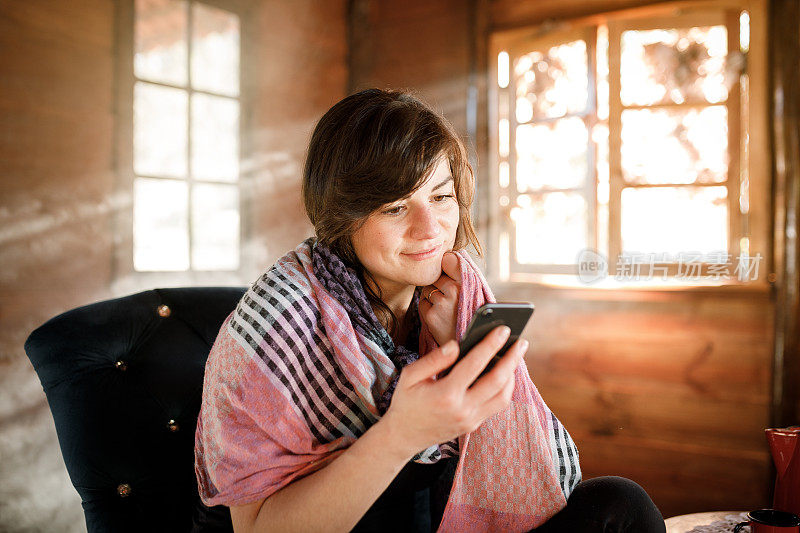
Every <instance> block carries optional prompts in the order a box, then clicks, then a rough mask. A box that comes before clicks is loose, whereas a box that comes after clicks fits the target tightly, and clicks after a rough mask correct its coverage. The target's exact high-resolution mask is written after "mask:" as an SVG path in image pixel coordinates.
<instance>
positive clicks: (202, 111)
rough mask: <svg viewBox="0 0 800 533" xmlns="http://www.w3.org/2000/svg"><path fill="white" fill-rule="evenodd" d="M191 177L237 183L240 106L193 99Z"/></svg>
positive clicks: (232, 102) (227, 101) (224, 100)
mask: <svg viewBox="0 0 800 533" xmlns="http://www.w3.org/2000/svg"><path fill="white" fill-rule="evenodd" d="M192 174H193V175H194V177H195V178H197V179H213V180H221V181H236V180H237V178H238V176H239V102H237V101H236V100H232V99H230V98H222V97H219V96H208V95H205V94H199V93H195V94H194V95H193V96H192Z"/></svg>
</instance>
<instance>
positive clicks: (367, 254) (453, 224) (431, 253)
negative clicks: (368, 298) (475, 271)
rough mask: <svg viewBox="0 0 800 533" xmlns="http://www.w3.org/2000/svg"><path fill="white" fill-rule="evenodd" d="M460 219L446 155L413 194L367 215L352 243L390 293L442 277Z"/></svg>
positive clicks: (379, 282)
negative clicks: (443, 264) (446, 257)
mask: <svg viewBox="0 0 800 533" xmlns="http://www.w3.org/2000/svg"><path fill="white" fill-rule="evenodd" d="M458 220H459V209H458V202H457V200H456V195H455V186H454V182H453V178H452V176H451V175H450V165H449V162H448V160H447V158H445V157H442V158H440V159H439V162H438V163H437V165H436V167H435V170H434V171H433V173H432V174H431V176H430V177H429V178H428V180H427V181H426V182H425V183H424V184H423V185H422V186H421V187H420V188H419V189H417V190H416V191H414V194H412V195H411V196H409V197H408V198H405V199H402V200H398V201H396V202H393V203H391V204H387V205H385V206H383V207H381V208H380V209H379V210H378V211H376V212H375V213H372V214H371V215H370V216H369V218H368V219H367V220H366V222H365V223H364V225H363V226H361V228H359V229H358V231H356V232H355V233H354V234H353V238H352V241H353V248H354V250H355V252H356V255H357V256H358V259H359V260H360V261H361V263H362V264H363V265H364V268H366V269H367V270H368V271H369V273H370V274H372V276H373V277H374V278H375V281H376V282H377V283H378V285H379V286H380V288H381V289H382V290H383V291H384V295H385V296H388V295H389V294H395V293H397V292H399V291H402V290H404V289H407V288H409V287H413V286H423V285H429V284H431V283H433V282H434V281H436V280H437V279H438V278H439V276H440V275H441V273H442V255H444V253H445V252H447V251H449V250H452V249H453V244H454V242H455V238H456V230H457V229H458ZM387 293H388V294H387Z"/></svg>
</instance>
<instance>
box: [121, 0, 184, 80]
mask: <svg viewBox="0 0 800 533" xmlns="http://www.w3.org/2000/svg"><path fill="white" fill-rule="evenodd" d="M134 27H135V29H134V45H133V46H134V58H133V72H134V74H135V75H136V76H137V77H139V78H142V79H148V80H152V81H158V82H161V83H169V84H172V85H186V64H187V59H186V58H187V57H188V56H187V47H186V2H185V1H183V0H136V14H135V23H134Z"/></svg>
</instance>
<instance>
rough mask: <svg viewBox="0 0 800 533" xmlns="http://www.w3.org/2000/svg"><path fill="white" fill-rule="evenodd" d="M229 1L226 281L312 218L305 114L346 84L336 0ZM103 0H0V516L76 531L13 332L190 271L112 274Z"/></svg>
mask: <svg viewBox="0 0 800 533" xmlns="http://www.w3.org/2000/svg"><path fill="white" fill-rule="evenodd" d="M232 1H234V2H235V4H236V5H237V6H239V7H241V6H242V5H244V6H245V8H246V10H247V11H246V15H247V16H246V17H244V19H243V20H244V21H245V22H244V24H245V26H246V29H243V31H245V32H246V35H247V37H246V39H245V38H243V42H244V43H245V46H244V49H243V53H244V58H243V65H245V67H244V72H243V81H244V87H245V89H246V91H247V92H248V94H249V96H250V97H251V101H252V107H251V109H250V112H249V113H247V114H246V115H245V116H244V117H243V118H242V119H243V121H244V122H245V124H247V127H246V131H245V134H244V138H243V146H244V147H245V153H246V158H245V163H244V164H243V183H244V194H243V198H242V199H243V202H244V204H245V206H246V208H247V210H246V211H245V213H244V215H245V219H244V220H243V224H244V225H245V227H246V231H247V235H246V241H245V245H244V258H243V260H244V264H245V268H243V272H242V273H241V274H240V276H239V277H238V278H236V279H233V280H231V282H232V283H235V284H240V285H245V284H248V283H250V281H252V279H254V278H255V277H256V275H257V273H258V272H260V271H261V270H263V268H265V267H266V266H269V265H270V264H272V262H273V261H274V260H275V259H276V258H277V257H279V256H280V255H283V253H285V252H286V251H287V250H289V249H291V248H293V247H294V246H295V245H296V244H297V242H299V240H301V239H302V238H303V237H305V236H307V235H309V234H310V233H311V227H310V225H309V224H308V222H307V220H306V217H305V214H304V212H303V211H302V208H301V204H300V195H299V190H300V173H301V169H302V164H303V159H304V151H305V146H306V144H307V141H308V137H309V136H310V133H311V130H312V128H313V125H314V123H315V121H316V120H317V119H318V118H319V116H320V115H321V114H322V113H324V112H325V110H327V109H328V108H329V107H330V106H331V105H332V104H333V103H335V102H336V101H338V100H339V99H341V98H343V97H344V96H345V94H346V88H347V63H346V57H347V52H346V51H347V39H346V31H345V30H346V26H345V21H346V5H345V2H344V0H337V1H328V0H324V1H323V0H301V1H292V2H255V1H253V2H250V1H249V0H232ZM116 3H117V2H115V1H114V0H74V1H70V2H63V1H58V0H30V1H24V2H20V1H16V0H0V50H2V53H0V124H2V130H1V131H0V265H2V268H0V457H1V458H2V460H0V531H85V525H84V523H83V512H82V509H81V507H80V500H79V498H78V496H77V493H75V491H74V489H73V488H72V486H71V485H70V483H69V479H68V477H67V473H66V470H65V468H64V466H63V461H62V459H61V453H60V451H59V449H58V444H57V441H56V436H55V430H54V428H53V422H52V418H51V416H50V412H49V410H48V408H47V404H46V400H45V397H44V394H43V393H42V390H41V386H40V384H39V381H38V378H37V377H36V375H35V373H34V371H33V369H32V368H31V366H30V363H29V362H28V360H27V358H26V357H25V354H24V351H23V348H22V346H23V343H24V341H25V338H26V337H27V335H28V334H29V333H30V332H31V331H32V330H33V329H34V328H35V327H37V326H38V325H40V324H41V323H43V322H44V321H45V320H47V319H48V318H50V317H52V316H54V315H56V314H58V313H60V312H63V311H66V310H68V309H70V308H73V307H76V306H79V305H83V304H86V303H90V302H93V301H97V300H100V299H104V298H108V297H111V296H116V295H119V294H127V293H130V292H134V291H137V290H143V289H147V288H152V287H154V286H161V285H192V284H196V283H197V281H196V280H195V279H192V278H190V277H189V276H183V277H180V276H178V277H175V276H170V277H169V278H165V279H164V280H159V279H158V278H153V277H141V278H139V277H136V276H133V277H130V278H127V279H124V280H121V279H115V277H114V275H113V272H114V269H113V267H112V255H113V253H112V252H113V247H114V246H115V245H119V246H124V245H126V243H125V242H120V241H119V236H118V235H115V234H114V233H113V230H112V227H113V226H112V224H113V218H114V216H115V214H116V212H117V210H125V209H129V208H130V202H131V194H130V193H131V191H126V190H117V189H116V188H115V182H116V179H115V172H116V169H115V166H114V165H115V146H114V144H113V143H114V128H115V105H116V102H115V94H116V93H115V91H114V72H115V65H116V61H115V55H114V54H115V4H116ZM224 3H225V2H224V0H218V1H217V4H222V5H224ZM248 3H249V6H248ZM115 243H116V244H115Z"/></svg>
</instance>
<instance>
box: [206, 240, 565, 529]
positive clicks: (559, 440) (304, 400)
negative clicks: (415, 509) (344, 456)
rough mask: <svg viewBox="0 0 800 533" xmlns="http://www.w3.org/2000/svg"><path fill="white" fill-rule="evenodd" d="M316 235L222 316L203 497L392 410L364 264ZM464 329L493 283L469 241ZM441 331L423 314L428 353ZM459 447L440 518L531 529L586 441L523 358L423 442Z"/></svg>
mask: <svg viewBox="0 0 800 533" xmlns="http://www.w3.org/2000/svg"><path fill="white" fill-rule="evenodd" d="M326 250H327V249H326V248H325V247H322V246H321V245H319V244H318V243H316V241H315V240H314V239H307V240H306V241H304V242H303V243H301V244H300V245H299V246H298V247H297V248H296V249H295V250H294V251H292V252H289V253H288V254H286V255H285V256H284V257H282V258H281V259H280V260H279V261H278V262H276V264H275V265H274V266H273V267H272V268H271V269H270V270H269V271H267V272H266V273H265V274H264V275H262V276H261V277H260V278H259V279H258V280H256V282H255V283H254V284H253V285H252V286H251V287H250V289H249V290H248V291H247V293H246V294H245V295H244V297H243V298H242V300H241V301H240V302H239V304H238V305H237V307H236V309H235V310H234V311H233V312H232V313H231V315H230V316H229V317H228V318H227V319H226V320H225V322H224V323H223V326H222V328H221V329H220V333H219V335H218V336H217V339H216V341H215V343H214V346H213V347H212V350H211V353H210V355H209V358H208V362H207V365H206V375H205V382H204V386H203V402H202V406H201V411H200V417H199V419H198V424H197V433H196V439H195V472H196V474H197V479H198V486H199V489H200V495H201V498H202V500H203V502H204V503H205V504H206V505H217V504H225V505H241V504H244V503H249V502H252V501H256V500H259V499H263V498H266V497H269V496H270V495H271V494H273V493H274V492H276V491H278V490H280V489H281V488H282V487H284V486H286V485H288V484H289V483H291V482H292V481H294V480H295V479H298V478H300V477H303V476H305V475H308V474H310V473H312V472H314V471H316V470H318V469H320V468H322V467H324V466H325V465H327V464H328V463H329V462H330V461H331V460H333V459H334V458H335V457H336V456H338V455H339V454H340V453H341V452H342V451H343V450H345V449H346V448H347V447H348V446H349V445H350V444H352V443H353V442H354V441H355V439H357V438H358V437H359V436H360V435H361V434H363V433H364V432H365V431H366V430H367V428H369V427H370V426H371V425H372V424H374V423H375V422H376V421H377V420H378V419H379V418H380V416H381V415H382V414H383V412H384V411H385V405H382V404H384V403H386V402H385V400H386V398H387V397H388V398H389V399H390V395H391V392H392V391H393V388H394V384H395V383H396V379H397V376H398V375H399V370H400V368H401V367H402V366H403V365H405V364H408V363H409V362H411V361H412V360H414V359H415V358H416V357H418V356H417V354H414V353H409V351H408V350H406V349H405V348H403V347H400V346H394V345H393V343H392V341H391V338H389V336H388V333H386V331H385V329H383V328H382V327H380V326H379V325H376V324H379V322H377V318H376V317H375V315H374V312H373V311H372V309H371V308H370V306H369V304H368V303H367V301H366V298H365V296H364V292H363V288H362V287H361V286H360V283H359V282H358V279H357V277H356V276H355V273H354V272H353V271H352V269H350V268H349V267H346V266H344V264H343V263H341V261H340V260H338V258H337V257H336V256H335V255H333V254H325V253H323V252H325V251H326ZM456 253H457V254H458V256H459V262H460V269H461V277H462V279H461V284H462V286H461V293H460V294H461V296H460V301H459V306H458V314H457V337H458V339H460V338H461V336H462V335H463V333H464V330H465V328H466V326H467V324H468V322H469V320H470V319H471V317H472V315H473V314H474V312H475V310H476V309H477V308H478V307H479V306H480V305H482V304H483V303H485V302H493V301H495V300H494V296H493V295H492V292H491V290H490V289H489V286H488V284H487V283H486V280H485V279H484V277H483V275H482V274H481V272H480V270H479V269H478V268H477V266H476V265H475V263H474V262H473V261H472V259H471V258H470V256H469V255H468V254H467V253H466V252H465V251H463V250H461V251H458V252H456ZM435 347H436V343H435V341H434V339H433V337H432V335H431V334H430V333H429V332H428V330H427V328H426V327H425V326H424V324H423V325H422V330H421V332H420V338H419V348H420V349H419V353H420V354H425V353H427V352H428V351H430V350H432V349H434V348H435ZM452 455H459V460H458V466H457V468H456V473H455V478H454V481H453V485H452V489H451V492H450V495H449V498H448V501H447V505H446V507H445V511H444V516H443V518H442V522H441V525H440V527H439V531H443V532H447V531H458V532H465V531H467V532H468V531H476V532H477V531H528V530H530V529H531V528H534V527H537V526H538V525H540V524H542V523H543V522H545V521H546V520H547V519H548V518H550V517H551V516H552V515H554V514H555V513H556V512H558V510H560V509H561V508H563V507H564V505H565V504H566V498H567V497H568V496H569V493H570V492H571V490H572V489H573V488H574V486H575V485H576V484H577V483H578V481H579V480H580V467H579V465H578V457H577V450H576V449H575V446H574V443H573V442H572V439H571V438H570V437H569V434H568V433H567V432H566V430H565V429H564V428H563V426H562V425H561V424H560V423H559V421H558V419H557V418H556V417H555V416H554V415H553V414H552V412H551V411H550V410H549V409H548V407H547V406H546V405H545V403H544V401H543V400H542V398H541V396H540V395H539V393H538V391H537V390H536V387H535V386H534V385H533V383H532V382H531V379H530V376H529V375H528V371H527V367H526V365H525V364H524V363H521V364H520V365H519V367H518V368H517V370H516V374H515V389H514V394H513V396H512V401H511V405H510V406H509V408H508V409H505V410H504V411H502V412H500V413H497V414H496V415H494V416H492V417H490V418H488V419H487V420H486V421H484V423H483V424H482V425H481V426H480V427H479V428H478V429H477V430H476V431H474V432H472V433H470V434H467V435H462V436H460V437H459V438H458V441H457V444H456V442H454V441H453V442H450V443H442V444H440V445H438V446H432V447H431V448H429V449H427V450H423V451H421V452H420V453H418V454H417V455H416V456H415V457H414V460H415V461H417V462H422V463H426V462H427V463H430V462H436V461H438V460H440V459H441V458H443V457H448V456H452Z"/></svg>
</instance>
